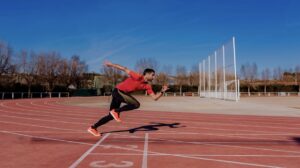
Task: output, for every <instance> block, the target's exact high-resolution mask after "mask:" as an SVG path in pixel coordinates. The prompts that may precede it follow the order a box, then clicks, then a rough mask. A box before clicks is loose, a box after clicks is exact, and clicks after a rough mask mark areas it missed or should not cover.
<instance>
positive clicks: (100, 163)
mask: <svg viewBox="0 0 300 168" xmlns="http://www.w3.org/2000/svg"><path fill="white" fill-rule="evenodd" d="M93 99H95V98H63V99H55V98H54V99H22V100H5V101H0V125H1V129H0V135H1V144H0V147H1V161H0V167H25V168H27V167H28V168H32V167H55V168H57V167H150V168H156V167H174V168H179V167H195V168H196V167H197V168H198V167H214V168H218V167H220V168H221V167H222V168H223V167H233V168H235V167H299V165H300V122H299V121H300V118H297V117H263V116H242V115H217V114H204V113H201V114H197V113H187V112H182V113H180V112H176V113H173V112H158V111H147V112H146V111H139V110H136V111H131V112H124V113H123V114H122V115H121V117H122V120H123V122H122V123H117V122H115V121H111V122H110V123H108V124H106V125H105V126H103V127H100V128H99V131H100V132H102V133H103V134H102V137H101V138H97V137H93V136H91V135H90V134H88V133H87V131H86V129H87V128H88V127H89V126H90V125H91V124H93V123H94V122H95V121H97V120H98V119H99V118H100V117H102V116H103V115H106V114H107V113H108V111H107V109H106V108H96V107H80V106H76V104H79V103H83V102H89V101H91V100H93Z"/></svg>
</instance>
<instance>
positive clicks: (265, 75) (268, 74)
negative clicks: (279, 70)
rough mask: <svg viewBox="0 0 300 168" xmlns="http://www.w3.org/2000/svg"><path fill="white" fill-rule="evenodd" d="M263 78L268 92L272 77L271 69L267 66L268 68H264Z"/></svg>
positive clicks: (265, 90)
mask: <svg viewBox="0 0 300 168" xmlns="http://www.w3.org/2000/svg"><path fill="white" fill-rule="evenodd" d="M261 78H262V80H263V82H264V92H265V94H266V92H267V85H268V84H269V82H270V79H271V71H270V69H269V68H266V69H264V70H263V71H262V73H261Z"/></svg>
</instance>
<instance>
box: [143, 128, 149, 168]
mask: <svg viewBox="0 0 300 168" xmlns="http://www.w3.org/2000/svg"><path fill="white" fill-rule="evenodd" d="M148 136H149V135H148V133H146V134H145V143H144V153H143V164H142V168H147V159H148V158H147V157H148Z"/></svg>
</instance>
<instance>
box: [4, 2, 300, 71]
mask: <svg viewBox="0 0 300 168" xmlns="http://www.w3.org/2000/svg"><path fill="white" fill-rule="evenodd" d="M299 9H300V1H297V0H273V1H267V0H227V1H220V0H210V1H201V0H198V1H196V0H195V1H194V0H89V1H84V0H81V1H79V0H60V1H58V0H51V1H49V0H48V1H46V0H39V1H36V0H26V1H24V0H9V1H8V0H7V1H4V0H1V1H0V23H1V24H0V40H2V41H6V42H8V43H9V44H10V45H11V46H12V47H13V48H14V49H15V52H17V51H19V50H21V49H28V50H34V51H37V52H40V51H58V52H60V53H61V55H62V56H63V57H71V56H72V55H73V54H78V55H80V56H81V59H83V60H85V61H86V62H87V63H88V65H89V69H90V71H95V72H99V67H100V65H101V62H102V61H103V60H104V59H108V60H111V61H112V62H116V63H119V64H123V65H125V66H128V67H130V68H133V67H134V65H135V62H136V60H137V59H139V58H141V57H154V58H155V59H157V60H158V61H159V62H160V64H161V65H164V64H167V65H173V67H175V66H176V65H186V66H187V67H191V66H192V65H194V64H196V63H198V62H199V61H201V60H202V59H204V58H206V57H207V56H208V55H209V54H211V53H212V52H213V51H214V50H215V49H216V48H218V47H219V46H220V45H221V44H222V43H223V42H226V41H227V40H228V39H230V38H231V37H232V36H235V37H236V43H237V44H236V50H237V62H238V69H239V68H240V65H241V64H244V63H247V62H250V63H252V62H256V63H257V65H258V67H259V68H260V69H262V68H264V67H270V68H273V67H277V66H281V67H283V68H284V69H289V68H293V67H294V66H295V65H298V64H300V10H299Z"/></svg>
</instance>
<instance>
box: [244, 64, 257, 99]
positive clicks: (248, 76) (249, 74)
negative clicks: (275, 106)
mask: <svg viewBox="0 0 300 168" xmlns="http://www.w3.org/2000/svg"><path fill="white" fill-rule="evenodd" d="M257 69H258V68H257V65H256V63H252V64H249V63H246V64H244V65H242V66H241V77H242V78H243V79H244V80H245V83H246V85H247V87H248V94H249V95H250V88H251V86H252V84H253V82H254V80H255V79H257Z"/></svg>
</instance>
